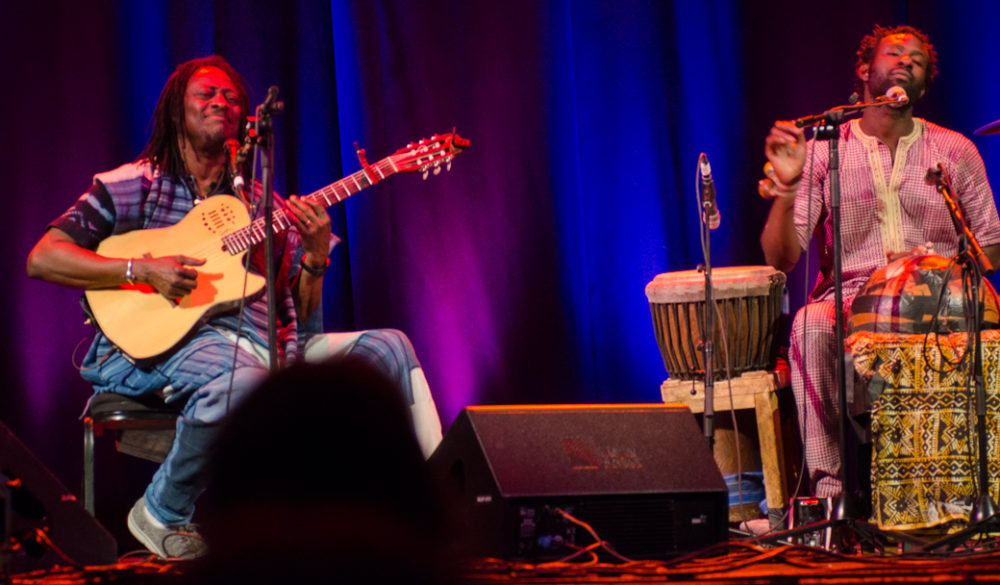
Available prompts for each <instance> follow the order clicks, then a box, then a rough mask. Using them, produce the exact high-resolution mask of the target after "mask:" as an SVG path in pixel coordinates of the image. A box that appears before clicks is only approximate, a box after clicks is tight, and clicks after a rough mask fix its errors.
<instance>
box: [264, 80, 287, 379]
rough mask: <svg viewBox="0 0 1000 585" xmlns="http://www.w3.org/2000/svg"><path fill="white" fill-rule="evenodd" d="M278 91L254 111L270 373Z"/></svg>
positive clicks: (274, 365) (274, 364) (274, 357)
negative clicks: (275, 128) (275, 127)
mask: <svg viewBox="0 0 1000 585" xmlns="http://www.w3.org/2000/svg"><path fill="white" fill-rule="evenodd" d="M277 97H278V87H277V86H274V85H272V86H271V87H270V88H269V89H268V90H267V98H266V99H265V100H264V103H263V104H261V105H260V106H258V107H257V146H258V149H259V152H260V168H261V185H262V187H263V192H262V196H261V198H262V199H263V202H262V205H261V209H262V210H263V213H264V257H265V263H266V264H267V270H266V274H265V279H266V282H267V348H268V355H269V357H270V369H271V371H272V372H273V371H277V369H278V334H277V323H276V322H275V319H276V315H277V314H278V312H277V308H276V303H277V290H276V288H277V287H276V286H275V281H276V280H277V276H276V269H275V266H274V125H273V123H272V120H271V116H272V115H273V114H278V113H281V112H282V110H284V103H282V102H279V101H277Z"/></svg>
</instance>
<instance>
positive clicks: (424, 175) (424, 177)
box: [423, 171, 429, 181]
mask: <svg viewBox="0 0 1000 585" xmlns="http://www.w3.org/2000/svg"><path fill="white" fill-rule="evenodd" d="M428 172H429V171H424V174H423V179H424V180H425V181H426V180H427V173H428Z"/></svg>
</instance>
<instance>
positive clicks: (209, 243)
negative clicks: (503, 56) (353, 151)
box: [84, 132, 469, 361]
mask: <svg viewBox="0 0 1000 585" xmlns="http://www.w3.org/2000/svg"><path fill="white" fill-rule="evenodd" d="M468 146H469V141H468V140H466V139H464V138H462V137H460V136H458V135H457V134H456V133H454V132H451V133H447V134H436V135H434V136H432V137H431V138H425V139H423V140H421V141H419V142H416V143H411V144H408V145H407V146H405V147H404V148H401V149H399V150H398V151H396V152H395V153H394V154H392V155H390V156H388V157H386V158H384V159H382V160H380V161H378V162H377V163H375V164H372V165H368V164H367V162H366V161H365V160H364V157H363V155H362V156H359V158H360V159H361V162H362V165H363V167H362V168H361V170H359V171H357V172H355V173H354V174H352V175H350V176H348V177H345V178H343V179H341V180H339V181H337V182H335V183H332V184H330V185H327V186H326V187H323V188H322V189H320V190H319V191H316V192H314V193H311V194H309V195H306V196H304V197H303V198H304V199H312V200H315V201H318V202H319V203H321V204H322V205H323V207H331V206H333V205H335V204H337V203H339V202H341V201H343V200H345V199H347V198H348V197H350V196H351V195H353V194H355V193H357V192H359V191H361V190H363V189H365V188H367V187H370V186H372V185H374V184H375V183H377V182H378V181H381V180H382V179H385V178H387V177H390V176H392V175H394V174H396V173H402V172H410V173H412V172H416V173H423V176H424V178H425V179H426V178H427V175H428V173H430V172H433V173H434V174H437V173H439V172H440V171H441V169H442V168H446V169H450V168H451V161H452V159H453V158H454V157H455V156H456V155H457V154H459V153H460V152H461V151H462V149H464V148H466V147H468ZM360 154H361V152H359V155H360ZM272 218H273V226H274V230H275V232H277V233H280V232H282V231H284V230H286V229H288V228H290V227H291V226H292V221H291V220H290V219H289V218H288V216H287V215H286V214H285V213H284V211H282V210H280V209H278V210H275V211H274V214H273V216H272ZM264 223H265V222H264V218H263V217H261V218H258V219H256V220H254V221H253V222H251V221H250V215H249V213H248V211H247V208H246V206H244V205H243V203H242V202H241V201H240V200H239V199H237V198H236V197H232V196H229V195H217V196H214V197H209V198H208V199H206V200H205V201H203V202H201V203H200V204H198V205H196V206H195V207H194V209H192V210H191V211H189V212H188V214H187V215H185V216H184V218H183V219H181V221H179V222H178V223H176V224H174V225H172V226H169V227H165V228H155V229H146V230H135V231H131V232H127V233H124V234H118V235H114V236H111V237H109V238H107V239H105V240H104V241H102V242H101V243H100V244H99V245H98V246H97V253H98V254H100V255H102V256H107V257H111V258H144V257H151V258H156V257H160V256H173V255H178V254H183V255H186V256H192V257H194V258H204V259H205V260H206V262H205V264H204V265H202V266H198V267H196V269H197V271H198V279H197V286H196V287H195V289H194V290H193V291H192V292H191V294H189V295H186V296H184V297H181V298H180V299H168V298H167V297H164V296H163V295H161V294H160V293H159V292H157V291H156V290H155V289H154V288H153V287H151V286H149V285H145V284H135V285H129V284H125V285H122V286H119V287H116V288H106V289H92V290H88V291H86V292H85V293H84V294H85V296H86V299H87V302H88V303H89V305H90V310H91V314H92V316H93V318H94V320H95V321H96V325H97V326H98V327H99V328H100V329H101V331H103V332H104V334H105V335H106V336H107V337H108V339H109V340H110V341H111V343H113V344H114V345H115V346H116V347H118V348H119V349H120V350H121V351H123V352H125V354H127V355H128V356H129V357H131V358H132V359H134V360H137V361H138V360H148V359H152V358H156V357H159V356H161V355H163V354H165V353H168V352H169V351H170V350H172V349H173V348H175V347H176V346H177V345H179V344H180V343H181V342H182V341H183V340H184V339H185V337H187V335H188V334H189V333H190V332H191V331H192V330H194V328H195V327H196V326H198V325H200V324H201V323H203V322H204V321H205V320H206V319H208V318H209V317H211V316H212V315H214V314H217V313H219V312H221V311H225V310H228V309H231V308H233V307H235V306H237V305H239V303H240V302H241V301H242V300H243V299H244V298H246V297H250V296H253V295H256V294H257V293H259V292H260V291H261V290H262V289H263V288H264V285H265V281H264V277H262V276H260V275H258V274H255V273H253V272H247V270H246V269H245V268H244V257H245V256H246V253H247V251H248V250H249V249H250V248H251V247H252V246H254V245H255V244H258V243H260V242H263V241H264V232H265V228H264Z"/></svg>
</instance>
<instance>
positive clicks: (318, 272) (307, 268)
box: [299, 256, 330, 276]
mask: <svg viewBox="0 0 1000 585" xmlns="http://www.w3.org/2000/svg"><path fill="white" fill-rule="evenodd" d="M299 266H301V267H302V270H305V271H306V272H308V273H309V274H312V275H313V276H323V273H324V272H326V269H327V268H329V266H330V258H329V257H327V259H326V263H325V264H323V267H322V268H313V267H312V266H309V265H308V264H306V257H305V256H302V258H300V259H299Z"/></svg>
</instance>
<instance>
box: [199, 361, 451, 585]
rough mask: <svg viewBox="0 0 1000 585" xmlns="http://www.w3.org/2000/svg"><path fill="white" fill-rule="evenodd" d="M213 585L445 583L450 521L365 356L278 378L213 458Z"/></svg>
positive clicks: (257, 396)
mask: <svg viewBox="0 0 1000 585" xmlns="http://www.w3.org/2000/svg"><path fill="white" fill-rule="evenodd" d="M205 497H206V500H207V501H206V504H207V505H205V506H203V507H202V509H203V511H204V517H203V518H202V520H203V524H202V532H203V534H204V535H205V538H206V540H207V541H208V545H209V555H208V557H207V558H206V559H205V562H204V563H202V565H201V566H200V567H199V568H198V570H197V571H196V577H199V576H200V577H201V578H202V580H204V581H205V582H206V583H208V582H212V583H220V582H232V583H236V582H238V583H244V584H253V583H277V582H318V581H335V582H337V583H380V582H386V583H388V582H393V583H397V582H398V583H403V582H405V583H442V582H449V581H451V579H450V577H449V571H448V570H447V568H446V563H445V562H444V556H443V554H442V551H443V550H444V548H443V546H442V542H443V540H444V534H443V531H444V522H443V521H442V519H441V518H442V516H441V506H440V503H439V501H438V497H437V494H436V492H435V490H434V489H433V488H432V482H431V480H430V478H429V476H428V475H427V471H426V469H425V463H424V458H423V455H422V454H421V452H420V448H419V447H418V445H417V442H416V439H415V438H414V435H413V427H412V423H411V420H410V413H409V408H408V407H407V405H406V404H405V402H404V400H403V397H402V394H401V391H400V389H399V388H397V387H396V386H395V385H394V384H393V383H392V382H391V381H390V380H389V379H388V378H386V377H385V376H383V375H382V374H381V373H380V372H379V371H377V370H375V369H374V368H373V367H372V366H371V365H369V364H368V363H367V362H366V361H364V360H361V359H359V358H351V357H346V358H337V359H333V360H329V361H326V362H323V363H320V364H298V365H294V366H291V367H289V368H287V369H285V370H282V371H280V372H277V373H275V374H273V375H271V376H270V377H269V378H268V379H267V380H265V381H264V382H263V383H262V385H261V386H260V387H259V388H258V389H257V390H256V391H255V392H254V393H253V394H252V395H251V396H249V397H248V398H247V399H246V400H245V402H244V403H242V404H241V405H240V406H239V407H238V408H237V410H236V412H234V413H233V414H232V415H231V416H230V417H228V420H227V422H226V425H225V427H224V428H223V430H222V432H221V434H220V437H219V439H218V442H217V443H216V446H215V449H214V450H213V453H212V456H211V467H210V479H209V487H208V492H207V493H206V495H205Z"/></svg>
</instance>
